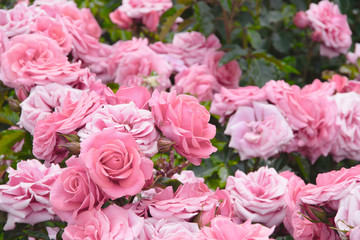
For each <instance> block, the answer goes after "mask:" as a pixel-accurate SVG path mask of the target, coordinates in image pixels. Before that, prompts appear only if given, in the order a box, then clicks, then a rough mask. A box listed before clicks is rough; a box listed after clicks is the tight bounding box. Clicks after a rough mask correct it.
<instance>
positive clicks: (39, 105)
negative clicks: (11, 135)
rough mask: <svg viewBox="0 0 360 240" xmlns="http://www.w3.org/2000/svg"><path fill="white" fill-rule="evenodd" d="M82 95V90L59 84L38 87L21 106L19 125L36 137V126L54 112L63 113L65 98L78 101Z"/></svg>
mask: <svg viewBox="0 0 360 240" xmlns="http://www.w3.org/2000/svg"><path fill="white" fill-rule="evenodd" d="M68 93H69V94H68ZM81 93H82V91H81V90H77V89H73V88H71V87H70V86H67V85H65V86H64V85H60V84H57V83H50V84H47V85H45V86H36V87H34V88H33V89H32V90H31V93H30V96H29V97H27V98H26V99H25V100H24V101H23V102H22V103H21V104H20V107H21V115H20V121H19V123H18V124H19V125H20V126H22V127H24V128H25V129H26V130H27V131H29V132H30V133H31V134H32V135H34V129H35V125H36V123H37V122H38V121H39V120H41V119H44V118H46V116H48V115H50V114H51V113H52V112H61V109H62V105H63V103H64V101H65V97H70V98H71V100H72V101H76V100H78V99H79V98H80V96H81Z"/></svg>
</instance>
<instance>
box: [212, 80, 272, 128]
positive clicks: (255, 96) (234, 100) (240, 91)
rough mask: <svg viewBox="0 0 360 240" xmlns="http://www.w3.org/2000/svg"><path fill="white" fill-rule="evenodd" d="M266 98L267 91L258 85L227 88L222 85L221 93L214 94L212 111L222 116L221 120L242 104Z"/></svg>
mask: <svg viewBox="0 0 360 240" xmlns="http://www.w3.org/2000/svg"><path fill="white" fill-rule="evenodd" d="M265 100H266V95H265V91H263V90H262V89H260V88H259V87H257V86H246V87H239V88H236V89H227V88H224V87H222V88H221V91H220V93H216V94H215V95H214V100H213V101H212V103H211V107H210V112H211V113H212V114H216V115H219V116H220V120H219V121H220V122H221V123H224V121H225V118H227V117H229V116H230V115H231V114H233V113H234V112H235V111H236V110H237V109H238V107H240V106H252V102H253V101H258V102H263V101H265Z"/></svg>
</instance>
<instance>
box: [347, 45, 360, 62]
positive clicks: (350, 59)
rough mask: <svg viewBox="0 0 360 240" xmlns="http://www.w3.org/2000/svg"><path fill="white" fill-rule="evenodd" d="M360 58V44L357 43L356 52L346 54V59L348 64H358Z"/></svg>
mask: <svg viewBox="0 0 360 240" xmlns="http://www.w3.org/2000/svg"><path fill="white" fill-rule="evenodd" d="M359 57H360V43H355V50H354V52H348V53H347V54H346V59H347V60H348V62H350V63H352V64H357V60H358V59H359Z"/></svg>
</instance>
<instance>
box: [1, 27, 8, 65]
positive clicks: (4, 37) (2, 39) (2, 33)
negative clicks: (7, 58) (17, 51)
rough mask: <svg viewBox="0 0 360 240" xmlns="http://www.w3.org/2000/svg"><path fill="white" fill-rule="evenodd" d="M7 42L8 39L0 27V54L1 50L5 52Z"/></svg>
mask: <svg viewBox="0 0 360 240" xmlns="http://www.w3.org/2000/svg"><path fill="white" fill-rule="evenodd" d="M8 44H9V39H8V37H7V36H6V34H5V31H3V30H1V29H0V56H1V54H2V53H3V52H5V50H6V48H7V45H8ZM0 66H1V58H0Z"/></svg>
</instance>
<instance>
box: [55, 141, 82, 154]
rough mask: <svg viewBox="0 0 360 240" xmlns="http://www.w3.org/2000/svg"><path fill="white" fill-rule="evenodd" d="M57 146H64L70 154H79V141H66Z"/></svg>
mask: <svg viewBox="0 0 360 240" xmlns="http://www.w3.org/2000/svg"><path fill="white" fill-rule="evenodd" d="M59 147H63V148H66V149H67V150H68V151H69V152H70V154H71V155H79V154H80V143H78V142H68V143H64V144H62V145H59Z"/></svg>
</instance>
